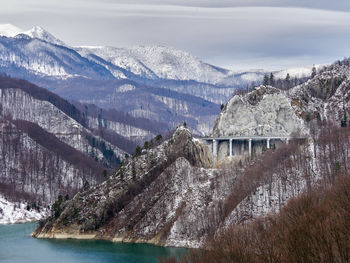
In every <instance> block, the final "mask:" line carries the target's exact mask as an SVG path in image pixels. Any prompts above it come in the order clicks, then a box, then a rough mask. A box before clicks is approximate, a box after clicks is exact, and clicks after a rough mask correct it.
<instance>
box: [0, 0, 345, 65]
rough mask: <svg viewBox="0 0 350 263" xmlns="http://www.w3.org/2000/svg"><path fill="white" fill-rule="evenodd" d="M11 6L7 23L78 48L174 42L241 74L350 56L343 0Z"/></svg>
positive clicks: (105, 0)
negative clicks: (242, 70)
mask: <svg viewBox="0 0 350 263" xmlns="http://www.w3.org/2000/svg"><path fill="white" fill-rule="evenodd" d="M19 2H21V4H19ZM305 2H306V3H305ZM4 6H5V8H2V9H1V10H0V23H9V22H10V23H13V24H14V25H16V26H19V27H21V28H24V29H27V28H29V27H31V26H33V25H40V26H43V27H45V28H47V29H48V30H49V31H51V32H52V33H53V34H54V35H56V36H57V37H59V38H61V39H62V40H63V41H64V42H66V43H69V44H71V45H111V46H130V45H138V44H142V45H154V44H162V45H169V46H173V47H176V48H180V49H184V50H186V51H189V52H191V53H193V54H195V55H196V56H198V57H200V58H201V59H203V60H204V61H208V62H210V63H214V64H216V65H219V66H220V65H221V66H227V67H231V68H235V69H240V68H268V69H276V68H283V67H290V66H292V67H294V66H304V65H307V66H309V65H312V64H314V63H315V64H319V63H328V62H331V61H333V60H335V59H338V58H342V57H344V56H348V55H350V54H349V53H347V52H349V49H348V43H349V41H350V13H349V12H350V3H347V1H342V0H338V1H337V2H336V3H331V2H330V1H323V0H319V1H302V0H300V1H299V0H293V1H290V0H278V1H277V0H266V1H262V0H259V1H258V0H245V1H243V0H242V1H241V0H230V1H228V0H216V1H212V0H211V1H207V0H186V1H182V0H176V1H175V0H161V1H160V0H159V1H158V0H128V1H126V0H125V1H124V0H119V1H112V0H99V1H98V0H75V1H68V0H60V1H58V0H51V1H47V0H46V1H44V0H36V1H34V0H27V1H24V2H23V1H20V0H11V1H8V4H5V5H4ZM19 6H21V7H20V8H19ZM340 10H341V11H340ZM346 10H349V12H347V11H346Z"/></svg>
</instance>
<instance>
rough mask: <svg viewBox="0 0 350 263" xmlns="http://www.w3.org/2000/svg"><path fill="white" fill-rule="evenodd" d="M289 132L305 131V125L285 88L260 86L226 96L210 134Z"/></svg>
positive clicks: (282, 133)
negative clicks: (228, 97)
mask: <svg viewBox="0 0 350 263" xmlns="http://www.w3.org/2000/svg"><path fill="white" fill-rule="evenodd" d="M292 133H299V134H300V133H305V127H304V123H303V120H302V119H300V117H299V116H298V115H297V114H296V111H295V109H294V108H293V104H292V100H291V98H290V97H289V96H288V94H287V92H285V91H281V90H279V89H276V88H273V87H271V86H266V87H265V86H260V87H257V88H256V89H255V90H254V91H252V92H250V93H248V94H245V95H236V96H234V97H233V98H232V99H231V100H229V102H228V103H227V104H226V106H225V107H224V109H223V111H222V112H221V113H220V116H219V117H218V119H217V120H216V122H215V127H214V130H213V133H212V135H213V136H215V137H224V136H249V135H251V136H286V135H287V136H289V135H291V134H292Z"/></svg>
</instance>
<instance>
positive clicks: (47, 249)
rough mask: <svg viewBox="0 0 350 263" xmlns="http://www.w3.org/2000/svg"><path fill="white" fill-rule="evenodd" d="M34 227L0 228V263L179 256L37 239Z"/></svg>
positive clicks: (121, 262) (151, 260)
mask: <svg viewBox="0 0 350 263" xmlns="http://www.w3.org/2000/svg"><path fill="white" fill-rule="evenodd" d="M35 227H36V224H35V223H26V224H15V225H0V262H11V263H14V262H16V263H22V262H29V263H34V262H35V263H38V262H45V263H46V262H49V263H56V262H64V263H77V262H84V263H88V262H94V263H95V262H101V263H107V262H108V263H109V262H114V263H136V262H137V263H143V262H144V263H156V262H157V259H158V257H164V256H170V255H179V254H182V253H185V252H186V249H182V248H166V247H158V246H153V245H148V244H126V243H112V242H108V241H100V240H72V239H68V240H53V239H36V238H32V237H30V236H29V234H30V233H31V232H32V231H33V230H34V228H35Z"/></svg>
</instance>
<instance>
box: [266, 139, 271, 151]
mask: <svg viewBox="0 0 350 263" xmlns="http://www.w3.org/2000/svg"><path fill="white" fill-rule="evenodd" d="M266 148H267V149H270V138H267V146H266Z"/></svg>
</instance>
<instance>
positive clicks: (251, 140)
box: [201, 136, 307, 156]
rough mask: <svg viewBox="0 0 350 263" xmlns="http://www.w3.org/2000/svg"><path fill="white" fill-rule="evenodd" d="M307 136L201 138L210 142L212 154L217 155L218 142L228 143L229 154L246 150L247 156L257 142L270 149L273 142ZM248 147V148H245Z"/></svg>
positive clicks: (250, 153) (236, 153) (242, 152)
mask: <svg viewBox="0 0 350 263" xmlns="http://www.w3.org/2000/svg"><path fill="white" fill-rule="evenodd" d="M306 138H307V137H291V136H229V137H206V138H201V140H203V141H205V142H206V143H212V152H213V155H214V156H217V155H218V147H219V144H220V142H228V143H229V153H228V155H229V156H233V155H243V154H244V152H246V150H248V153H249V156H251V155H252V150H253V145H254V144H256V143H259V144H260V145H264V146H265V147H266V149H270V148H271V146H272V145H273V144H274V143H277V142H286V143H288V142H289V140H290V139H306ZM247 148H248V149H247Z"/></svg>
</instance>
